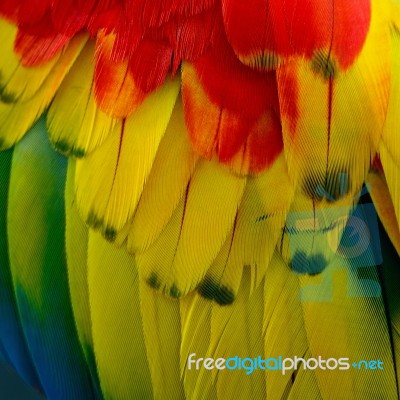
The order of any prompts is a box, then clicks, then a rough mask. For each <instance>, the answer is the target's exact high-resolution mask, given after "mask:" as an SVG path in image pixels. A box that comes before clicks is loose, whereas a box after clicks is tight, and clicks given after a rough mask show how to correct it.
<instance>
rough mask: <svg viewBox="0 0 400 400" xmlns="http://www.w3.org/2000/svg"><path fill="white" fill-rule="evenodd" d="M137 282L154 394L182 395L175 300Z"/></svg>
mask: <svg viewBox="0 0 400 400" xmlns="http://www.w3.org/2000/svg"><path fill="white" fill-rule="evenodd" d="M139 286H140V306H141V311H142V318H143V330H144V338H145V342H146V350H147V360H148V363H149V367H150V372H151V377H152V381H153V392H154V398H155V399H176V400H179V399H184V398H185V395H184V391H183V383H182V381H181V378H180V373H179V371H180V367H179V351H180V343H181V332H180V314H179V302H178V300H175V299H171V298H170V297H166V296H165V295H164V294H162V293H159V292H156V291H155V290H154V289H152V288H150V287H149V286H148V285H147V283H145V282H144V281H142V280H140V282H139Z"/></svg>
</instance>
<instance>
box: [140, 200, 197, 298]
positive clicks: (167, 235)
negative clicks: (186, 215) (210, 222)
mask: <svg viewBox="0 0 400 400" xmlns="http://www.w3.org/2000/svg"><path fill="white" fill-rule="evenodd" d="M183 212H184V199H182V200H181V202H180V203H179V205H178V207H177V208H176V210H175V211H174V214H173V215H172V218H171V219H170V220H169V222H168V224H167V225H166V227H165V228H164V229H163V231H162V232H161V234H160V235H159V237H158V238H157V240H156V241H155V242H154V243H153V244H152V245H151V246H150V247H149V248H148V249H146V250H145V251H144V252H142V253H137V254H136V261H137V266H138V269H139V272H140V276H141V277H143V279H144V280H145V281H146V282H147V283H148V284H149V285H150V286H151V287H153V288H154V289H158V290H162V291H163V292H166V293H168V294H170V295H172V296H174V297H177V295H178V293H176V292H175V291H174V289H173V288H171V287H169V286H168V282H167V277H168V276H169V275H170V271H171V267H172V264H173V262H174V257H175V252H176V248H177V246H178V242H179V237H180V232H181V226H182V220H183ZM188 279H191V277H189V276H188Z"/></svg>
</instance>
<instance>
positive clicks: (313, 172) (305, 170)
mask: <svg viewBox="0 0 400 400" xmlns="http://www.w3.org/2000/svg"><path fill="white" fill-rule="evenodd" d="M372 6H373V8H374V13H373V16H372V19H371V26H370V29H369V32H368V36H367V40H366V43H365V46H364V47H363V49H362V51H361V53H360V55H359V56H358V58H357V60H356V61H355V63H354V64H353V65H352V67H351V68H350V69H349V70H347V71H346V72H338V73H337V74H336V73H334V72H332V74H330V75H329V76H325V77H324V76H321V73H320V72H318V71H315V70H313V69H312V68H310V65H309V64H308V63H307V62H306V61H305V60H303V59H294V60H293V61H290V62H289V61H288V63H286V64H285V65H284V66H282V67H281V68H279V69H278V72H277V77H278V90H279V97H280V104H281V117H282V126H283V141H284V151H285V155H286V160H287V164H288V169H289V176H290V177H291V178H292V180H293V182H294V183H295V184H296V186H297V185H300V187H301V190H303V191H304V192H305V193H306V194H308V195H309V196H310V197H318V193H317V189H318V188H319V187H320V188H323V190H324V191H325V192H326V193H327V194H328V197H329V196H330V197H331V198H333V199H337V198H339V197H340V196H341V195H342V193H340V191H339V190H338V189H339V188H340V177H341V176H345V177H346V179H347V182H348V184H347V185H348V186H347V190H348V192H353V193H354V192H356V191H358V190H360V188H361V186H362V184H363V182H364V179H365V176H366V175H367V173H368V171H369V168H370V165H371V163H372V161H373V159H374V156H375V154H376V152H377V151H378V147H379V142H380V138H381V135H382V130H383V126H384V122H385V117H386V111H387V107H388V101H389V91H390V76H391V50H390V45H391V43H390V30H389V28H388V26H387V24H385V23H384V21H385V18H386V14H385V11H386V10H385V8H384V7H383V6H382V5H381V4H380V2H379V1H376V0H374V1H373V2H372ZM310 160H312V162H310ZM326 197H327V196H326Z"/></svg>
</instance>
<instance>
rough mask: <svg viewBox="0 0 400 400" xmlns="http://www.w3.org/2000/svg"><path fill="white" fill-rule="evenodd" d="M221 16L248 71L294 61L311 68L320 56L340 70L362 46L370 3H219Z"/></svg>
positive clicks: (328, 0) (272, 0)
mask: <svg viewBox="0 0 400 400" xmlns="http://www.w3.org/2000/svg"><path fill="white" fill-rule="evenodd" d="M372 7H373V6H372ZM222 10H223V17H224V24H225V28H226V32H227V36H228V39H229V42H230V44H231V46H232V47H233V49H234V50H235V53H236V55H237V56H238V58H239V59H240V60H241V61H242V62H243V63H244V64H247V65H249V66H251V67H252V68H255V69H260V70H265V69H267V70H268V69H275V68H276V67H277V66H278V65H279V64H281V63H283V62H284V59H287V58H289V57H290V56H294V55H295V56H296V55H297V56H305V57H306V58H307V59H308V60H310V61H311V60H312V62H317V61H318V57H319V55H322V56H327V57H328V58H330V59H331V60H332V61H333V63H335V64H339V65H338V67H340V68H341V69H346V68H348V67H349V66H350V65H351V64H352V62H353V61H354V59H355V58H356V57H357V56H358V54H359V52H360V50H361V49H362V47H363V44H364V42H365V40H366V36H367V33H368V30H369V27H370V17H371V1H370V0H366V1H362V2H361V3H360V2H359V1H357V0H351V1H349V0H339V1H337V0H335V1H333V0H323V1H306V0H302V1H298V2H296V3H295V4H291V3H290V1H281V0H270V1H268V2H266V1H263V0H256V1H255V2H254V3H252V6H248V5H247V4H244V3H240V2H237V1H234V0H222ZM305 27H307V30H306V32H305V31H304V28H305Z"/></svg>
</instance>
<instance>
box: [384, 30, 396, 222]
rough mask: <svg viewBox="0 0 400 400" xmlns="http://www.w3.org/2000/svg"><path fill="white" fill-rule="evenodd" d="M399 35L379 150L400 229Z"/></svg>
mask: <svg viewBox="0 0 400 400" xmlns="http://www.w3.org/2000/svg"><path fill="white" fill-rule="evenodd" d="M399 87H400V33H399V32H398V31H395V32H393V33H392V80H391V91H390V102H389V107H388V111H387V117H386V121H385V129H384V131H383V135H382V142H381V146H380V149H379V153H380V158H381V161H382V166H383V170H384V172H385V177H386V182H387V185H388V187H389V191H390V194H391V196H392V200H393V205H394V210H395V213H396V216H397V222H398V225H399V227H400V124H399V117H398V115H399V109H400V90H399Z"/></svg>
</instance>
